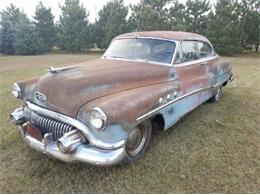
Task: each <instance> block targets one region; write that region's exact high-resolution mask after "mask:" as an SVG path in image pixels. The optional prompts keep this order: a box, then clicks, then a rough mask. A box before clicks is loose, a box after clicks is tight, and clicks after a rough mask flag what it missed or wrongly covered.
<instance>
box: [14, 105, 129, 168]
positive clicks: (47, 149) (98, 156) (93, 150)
mask: <svg viewBox="0 0 260 195" xmlns="http://www.w3.org/2000/svg"><path fill="white" fill-rule="evenodd" d="M22 112H23V109H21V108H20V109H16V110H15V111H14V112H13V113H12V114H11V118H12V122H13V123H14V124H15V125H16V126H17V129H18V133H19V134H20V135H21V137H22V139H23V140H24V141H25V142H26V143H27V144H28V145H29V146H30V147H32V148H34V149H35V150H38V151H40V152H42V153H44V154H47V155H49V156H52V157H54V158H57V159H59V160H62V161H65V162H84V163H88V164H92V165H98V166H111V165H115V164H118V163H119V162H120V161H121V160H122V159H123V158H124V157H125V155H126V151H125V147H124V145H123V146H120V147H118V148H113V149H103V148H99V147H96V146H93V145H91V144H83V143H82V144H80V145H79V146H78V147H77V148H76V150H74V151H73V152H71V153H63V152H62V151H61V150H60V149H59V147H58V145H57V142H56V141H53V139H52V137H51V135H49V134H46V135H44V138H43V139H42V141H39V140H38V139H36V138H34V137H33V136H31V135H30V134H29V133H28V132H27V130H26V128H24V126H23V125H22V124H25V121H24V120H23V119H22V117H23V113H22Z"/></svg>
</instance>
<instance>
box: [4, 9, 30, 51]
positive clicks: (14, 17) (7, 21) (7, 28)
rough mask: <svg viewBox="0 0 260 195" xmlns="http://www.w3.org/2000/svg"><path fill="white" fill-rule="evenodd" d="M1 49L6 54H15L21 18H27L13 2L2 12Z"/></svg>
mask: <svg viewBox="0 0 260 195" xmlns="http://www.w3.org/2000/svg"><path fill="white" fill-rule="evenodd" d="M0 16H1V21H0V25H1V28H0V50H1V52H2V53H4V54H14V53H15V48H14V41H15V31H16V29H17V23H18V21H19V18H25V17H26V15H25V14H24V13H23V12H21V11H20V10H19V9H18V8H16V7H15V6H14V5H13V4H11V5H10V6H9V7H7V8H6V10H3V11H2V12H1V13H0Z"/></svg>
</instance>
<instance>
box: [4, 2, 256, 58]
mask: <svg viewBox="0 0 260 195" xmlns="http://www.w3.org/2000/svg"><path fill="white" fill-rule="evenodd" d="M60 9H61V15H60V17H59V20H58V21H57V22H55V21H54V15H53V14H52V12H51V9H50V8H46V7H45V6H44V5H43V4H42V2H39V4H38V5H37V7H36V11H35V14H34V16H33V18H32V20H30V19H29V18H28V17H27V15H26V14H25V13H24V12H23V11H21V10H20V9H19V8H17V7H15V6H14V5H13V4H11V5H10V6H9V7H7V8H6V9H5V10H3V11H2V12H1V13H0V17H1V20H0V53H3V54H8V55H13V54H17V55H32V54H40V53H44V52H50V51H51V50H52V49H53V48H54V47H56V48H58V49H60V50H62V51H65V52H82V51H87V50H88V49H90V48H96V47H97V48H100V49H105V48H107V47H108V45H109V43H110V41H111V40H112V39H113V38H114V37H115V36H116V35H118V34H122V33H125V32H132V31H150V30H174V31H188V32H195V33H199V34H202V35H205V36H206V37H207V38H208V39H209V40H210V41H211V42H212V43H213V45H214V48H215V50H216V51H217V52H218V53H219V54H224V55H233V54H237V53H241V52H243V51H244V50H245V49H250V50H255V51H258V49H259V44H260V0H217V1H216V3H215V4H214V5H211V4H210V2H209V0H187V1H186V3H185V4H183V3H180V2H179V1H178V0H141V1H140V3H139V4H137V5H130V6H125V5H124V3H123V0H112V1H110V2H108V3H107V4H106V5H105V6H104V7H103V8H102V9H101V10H100V11H99V12H98V19H96V21H95V22H94V23H90V21H89V20H88V17H89V12H88V11H87V10H86V9H85V8H84V7H83V5H81V4H80V1H79V0H65V3H64V5H60Z"/></svg>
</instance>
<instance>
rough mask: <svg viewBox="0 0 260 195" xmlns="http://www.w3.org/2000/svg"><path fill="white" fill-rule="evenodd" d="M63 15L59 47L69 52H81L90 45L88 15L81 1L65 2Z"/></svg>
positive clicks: (70, 0) (62, 7) (60, 25)
mask: <svg viewBox="0 0 260 195" xmlns="http://www.w3.org/2000/svg"><path fill="white" fill-rule="evenodd" d="M60 8H61V10H62V15H61V16H60V21H59V23H60V24H59V30H58V37H59V46H60V48H61V49H63V50H65V51H69V52H79V51H83V50H84V49H86V48H87V47H88V45H89V43H90V40H89V34H88V32H89V24H88V14H87V13H86V10H85V8H84V7H83V6H82V5H80V3H79V0H65V5H64V6H60Z"/></svg>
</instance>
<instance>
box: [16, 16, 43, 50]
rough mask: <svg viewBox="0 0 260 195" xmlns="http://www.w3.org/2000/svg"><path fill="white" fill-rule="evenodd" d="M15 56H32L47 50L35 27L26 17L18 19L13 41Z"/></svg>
mask: <svg viewBox="0 0 260 195" xmlns="http://www.w3.org/2000/svg"><path fill="white" fill-rule="evenodd" d="M13 44H14V49H15V54H18V55H34V54H39V53H43V52H45V51H46V50H47V48H46V45H45V44H44V41H43V40H42V38H41V37H40V36H39V33H38V31H37V29H36V27H35V26H34V25H33V24H32V23H31V22H30V21H29V19H28V18H27V17H26V18H24V17H22V18H19V20H18V22H17V27H16V31H15V40H14V43H13Z"/></svg>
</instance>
